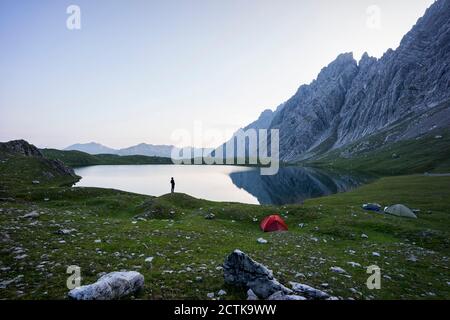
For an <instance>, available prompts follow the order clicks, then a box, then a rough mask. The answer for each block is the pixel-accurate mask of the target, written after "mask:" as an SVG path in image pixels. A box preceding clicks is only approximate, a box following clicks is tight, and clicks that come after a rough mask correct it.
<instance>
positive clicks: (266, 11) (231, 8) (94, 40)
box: [0, 0, 434, 148]
mask: <svg viewBox="0 0 450 320" xmlns="http://www.w3.org/2000/svg"><path fill="white" fill-rule="evenodd" d="M433 2H434V1H433V0H395V1H392V0H340V1H336V0H160V1H156V0H142V1H139V0H126V1H125V0H95V1H92V0H71V1H65V0H58V1H55V0H47V1H45V0H40V1H32V0H21V1H17V0H1V1H0V48H1V49H0V141H7V140H11V139H18V138H24V139H26V140H28V141H29V142H31V143H34V144H36V145H38V146H40V147H44V146H49V147H56V148H63V147H66V146H68V145H70V144H73V143H77V142H90V141H96V142H100V143H103V144H105V145H108V146H110V147H116V148H117V147H125V146H129V145H133V144H137V143H141V142H146V143H154V144H172V143H173V141H171V134H172V132H173V131H174V130H176V129H183V128H184V129H188V130H191V129H192V128H193V126H194V121H202V123H203V126H204V127H205V128H215V129H220V130H228V131H229V130H230V129H236V128H239V127H243V126H245V125H246V124H248V123H249V122H252V121H253V120H255V119H256V118H257V117H258V115H259V113H260V112H261V111H263V110H264V109H266V108H271V109H273V108H275V107H276V106H277V105H279V104H280V103H282V102H284V101H286V100H287V99H289V98H290V97H291V96H292V95H293V94H294V93H295V91H296V90H297V88H298V87H299V86H300V85H301V84H305V83H309V82H310V81H311V80H313V79H314V78H315V77H316V76H317V74H318V72H319V71H320V69H321V68H322V67H324V66H326V65H327V64H328V63H330V62H331V61H332V60H334V59H335V58H336V56H337V55H338V54H340V53H343V52H350V51H352V52H354V53H355V57H356V58H359V57H360V56H361V55H362V53H363V52H364V51H367V52H368V53H369V54H370V55H372V56H376V57H380V56H381V55H382V54H383V53H384V52H385V51H386V50H387V49H388V48H396V47H397V46H398V44H399V42H400V40H401V38H402V36H403V35H404V34H405V33H406V32H407V31H409V30H410V29H411V27H412V26H413V25H414V24H415V22H416V21H417V19H418V18H419V17H420V16H422V15H423V13H424V12H425V9H426V8H427V7H428V6H430V5H431V4H432V3H433ZM71 4H75V5H78V6H79V7H80V9H81V29H80V30H69V29H68V28H67V27H66V20H67V18H68V17H69V15H68V14H67V13H66V9H67V7H68V6H69V5H71ZM373 5H375V6H377V7H375V9H376V8H379V13H380V15H379V17H380V19H376V21H379V23H375V24H374V23H373V21H374V20H373V19H370V18H369V16H370V17H372V18H373V17H374V12H376V10H375V11H373V9H369V10H368V8H374V7H373ZM371 6H372V7H371ZM375 15H376V13H375ZM368 19H369V20H368ZM368 21H369V22H368Z"/></svg>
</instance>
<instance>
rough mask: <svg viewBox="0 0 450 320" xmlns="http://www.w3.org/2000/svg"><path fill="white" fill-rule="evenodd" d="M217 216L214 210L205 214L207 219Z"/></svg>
mask: <svg viewBox="0 0 450 320" xmlns="http://www.w3.org/2000/svg"><path fill="white" fill-rule="evenodd" d="M215 217H216V215H215V214H214V213H212V212H210V213H207V214H206V215H205V219H206V220H213V219H214V218H215Z"/></svg>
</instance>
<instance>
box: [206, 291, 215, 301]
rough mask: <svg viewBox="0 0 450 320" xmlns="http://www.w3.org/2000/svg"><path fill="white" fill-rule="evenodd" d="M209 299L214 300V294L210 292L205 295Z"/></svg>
mask: <svg viewBox="0 0 450 320" xmlns="http://www.w3.org/2000/svg"><path fill="white" fill-rule="evenodd" d="M206 296H207V297H208V298H209V299H214V292H210V293H208V294H207V295H206Z"/></svg>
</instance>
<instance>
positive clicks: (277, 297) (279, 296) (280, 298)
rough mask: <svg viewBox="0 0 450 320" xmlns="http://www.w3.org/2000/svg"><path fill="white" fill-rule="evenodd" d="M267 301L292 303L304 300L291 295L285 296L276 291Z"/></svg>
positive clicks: (281, 292)
mask: <svg viewBox="0 0 450 320" xmlns="http://www.w3.org/2000/svg"><path fill="white" fill-rule="evenodd" d="M267 300H272V301H292V300H297V301H298V300H306V298H305V297H302V296H297V295H292V294H285V293H284V292H283V291H278V292H275V293H274V294H272V295H271V296H270V297H269V298H267Z"/></svg>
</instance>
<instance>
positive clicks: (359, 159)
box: [307, 130, 450, 175]
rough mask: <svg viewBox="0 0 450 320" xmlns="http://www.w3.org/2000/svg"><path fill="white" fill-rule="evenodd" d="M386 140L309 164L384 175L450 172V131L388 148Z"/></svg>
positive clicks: (365, 142) (360, 144) (377, 137)
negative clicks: (385, 143)
mask: <svg viewBox="0 0 450 320" xmlns="http://www.w3.org/2000/svg"><path fill="white" fill-rule="evenodd" d="M436 137H438V138H436ZM385 138H386V137H385V135H381V134H379V135H375V136H373V137H370V138H368V139H365V140H363V141H359V142H356V143H353V144H351V145H350V146H346V147H344V148H341V149H337V150H334V151H332V152H330V153H329V154H326V155H325V156H323V157H322V158H319V159H316V160H311V161H309V162H307V164H309V165H314V166H319V167H328V168H336V169H346V170H348V169H351V170H356V171H365V172H372V173H376V174H382V175H401V174H411V173H425V172H433V173H449V172H450V130H445V131H444V132H442V131H433V132H430V133H429V134H427V135H425V136H422V137H420V138H416V139H413V140H407V141H400V142H396V143H391V144H387V145H384V143H383V141H384V139H385ZM345 154H349V155H348V156H344V155H345Z"/></svg>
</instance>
